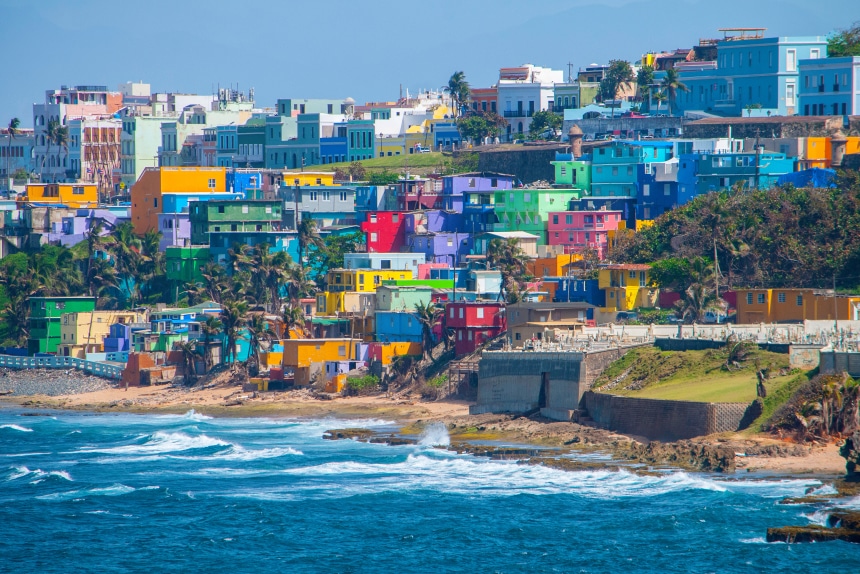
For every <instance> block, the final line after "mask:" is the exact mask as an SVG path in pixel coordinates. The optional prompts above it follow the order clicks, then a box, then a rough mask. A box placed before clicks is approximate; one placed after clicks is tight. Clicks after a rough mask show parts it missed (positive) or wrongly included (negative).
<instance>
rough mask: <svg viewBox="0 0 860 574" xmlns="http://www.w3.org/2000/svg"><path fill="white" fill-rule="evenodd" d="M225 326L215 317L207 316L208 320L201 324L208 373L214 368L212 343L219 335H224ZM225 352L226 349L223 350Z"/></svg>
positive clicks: (204, 357) (204, 358)
mask: <svg viewBox="0 0 860 574" xmlns="http://www.w3.org/2000/svg"><path fill="white" fill-rule="evenodd" d="M222 329H223V325H221V321H220V319H218V317H215V316H213V315H207V316H206V319H205V320H204V321H203V322H202V323H201V324H200V330H201V331H202V332H203V364H204V365H205V366H206V372H209V369H210V368H211V367H212V347H211V343H212V341H214V340H215V337H216V336H217V335H220V334H221V333H222ZM221 352H222V353H223V352H224V349H223V348H222V349H221Z"/></svg>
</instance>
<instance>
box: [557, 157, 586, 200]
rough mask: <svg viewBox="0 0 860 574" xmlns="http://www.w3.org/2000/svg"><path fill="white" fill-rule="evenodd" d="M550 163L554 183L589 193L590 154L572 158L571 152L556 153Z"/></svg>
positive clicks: (584, 193) (583, 193)
mask: <svg viewBox="0 0 860 574" xmlns="http://www.w3.org/2000/svg"><path fill="white" fill-rule="evenodd" d="M550 163H551V164H552V165H553V167H554V168H555V185H558V186H563V187H567V188H570V189H578V190H580V191H581V192H582V194H581V195H591V155H584V156H581V157H578V158H576V159H574V157H573V155H572V154H562V153H556V154H555V161H553V162H550Z"/></svg>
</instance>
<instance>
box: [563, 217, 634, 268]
mask: <svg viewBox="0 0 860 574" xmlns="http://www.w3.org/2000/svg"><path fill="white" fill-rule="evenodd" d="M621 217H622V213H621V212H620V211H555V212H551V213H550V214H549V221H548V223H547V239H548V242H549V244H550V245H564V252H565V253H575V252H577V251H581V250H583V249H585V248H586V247H593V248H594V249H596V250H597V254H598V256H599V257H600V258H601V259H603V258H604V257H605V256H606V249H607V245H608V236H609V232H610V231H616V230H617V229H618V224H619V223H621V221H622V219H621Z"/></svg>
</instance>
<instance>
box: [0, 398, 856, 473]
mask: <svg viewBox="0 0 860 574" xmlns="http://www.w3.org/2000/svg"><path fill="white" fill-rule="evenodd" d="M469 404H470V403H469V402H467V401H459V400H440V401H425V400H421V399H418V398H415V397H410V396H392V397H387V396H381V395H375V396H363V397H335V398H331V399H330V400H321V399H319V398H315V397H314V396H312V395H311V394H310V393H309V392H307V391H302V390H294V391H287V392H277V393H245V392H242V391H241V390H240V389H237V387H236V386H235V385H229V386H227V385H216V386H206V387H202V388H201V387H196V388H190V389H189V388H182V387H172V386H156V387H130V388H129V389H125V388H118V387H111V388H108V389H103V390H98V391H95V392H88V393H80V394H67V395H58V396H46V395H26V396H24V395H5V396H0V406H15V407H22V408H27V407H31V408H35V409H57V410H67V411H86V412H97V413H109V412H123V413H132V414H183V413H186V412H188V411H189V410H192V409H193V410H194V411H195V412H199V413H200V414H203V415H206V416H214V417H294V418H326V417H331V418H333V419H338V420H341V421H343V423H344V424H345V425H346V426H348V421H349V420H350V419H368V418H369V419H390V420H391V421H392V422H394V423H396V424H397V425H399V427H400V430H399V432H398V433H397V434H398V435H400V436H415V435H417V434H420V432H421V430H422V429H423V427H424V426H426V425H427V424H430V423H434V422H436V423H440V422H441V423H444V424H445V426H446V428H447V429H448V432H449V435H450V439H451V443H452V444H454V443H464V444H470V445H472V448H475V447H477V446H478V445H482V444H484V445H486V444H504V443H513V444H521V445H530V446H536V447H543V448H554V449H556V450H558V451H567V452H599V453H606V454H608V455H610V456H611V457H612V459H611V460H609V461H606V463H605V464H603V466H607V467H609V466H617V465H618V464H619V463H622V462H623V463H636V462H638V463H644V464H646V465H649V466H653V467H675V468H679V469H682V470H690V471H705V472H708V471H711V472H714V471H716V472H723V473H724V474H725V475H726V476H731V475H740V474H741V473H743V474H746V473H756V474H766V475H773V476H804V477H809V476H816V477H823V478H827V479H834V480H835V479H839V478H842V477H843V476H844V475H845V460H844V459H843V458H842V457H841V456H839V454H838V447H837V446H836V444H835V443H830V444H827V445H815V446H806V445H798V444H796V443H792V442H790V441H787V440H779V439H777V438H775V437H772V436H766V435H746V434H740V433H724V434H721V435H712V436H707V437H698V438H696V439H691V440H685V441H678V442H675V443H660V442H656V441H649V440H648V439H646V438H644V437H635V436H627V435H622V434H618V433H613V432H611V431H607V430H604V429H599V428H596V427H591V426H585V425H580V424H576V423H568V422H558V421H549V420H546V419H541V418H539V417H531V418H526V417H518V416H513V415H490V414H486V415H469V414H468V413H469V409H468V406H469Z"/></svg>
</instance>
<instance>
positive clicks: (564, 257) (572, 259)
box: [526, 253, 582, 277]
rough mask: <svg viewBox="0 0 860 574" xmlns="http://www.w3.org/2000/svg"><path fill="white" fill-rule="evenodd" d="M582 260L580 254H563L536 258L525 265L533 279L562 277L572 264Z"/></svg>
mask: <svg viewBox="0 0 860 574" xmlns="http://www.w3.org/2000/svg"><path fill="white" fill-rule="evenodd" d="M581 260H582V255H581V254H580V253H564V254H561V255H554V256H552V257H537V258H535V259H530V260H529V261H528V262H527V263H526V270H527V271H528V272H529V273H530V274H531V275H533V276H535V277H564V276H565V275H567V273H568V267H569V266H570V265H571V264H572V263H576V262H577V261H581Z"/></svg>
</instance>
